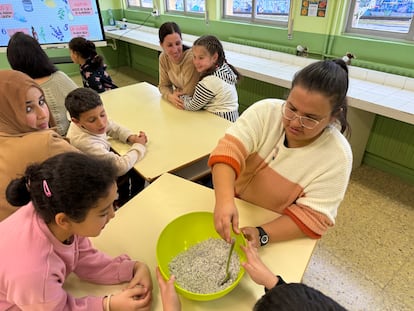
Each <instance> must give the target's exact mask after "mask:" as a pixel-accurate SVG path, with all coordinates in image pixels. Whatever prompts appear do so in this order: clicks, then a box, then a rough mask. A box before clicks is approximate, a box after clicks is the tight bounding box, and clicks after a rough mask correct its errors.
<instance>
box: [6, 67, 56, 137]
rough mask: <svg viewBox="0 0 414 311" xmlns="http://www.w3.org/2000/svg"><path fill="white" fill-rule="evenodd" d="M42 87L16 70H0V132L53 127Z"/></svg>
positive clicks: (31, 130) (10, 132) (21, 131)
mask: <svg viewBox="0 0 414 311" xmlns="http://www.w3.org/2000/svg"><path fill="white" fill-rule="evenodd" d="M55 125H56V124H55V121H54V119H53V116H52V114H51V113H50V111H49V107H48V106H47V104H46V101H45V95H44V93H43V90H42V88H41V87H40V86H39V85H38V84H37V83H36V82H35V81H34V80H33V79H32V78H30V77H29V76H28V75H26V74H24V73H22V72H20V71H17V70H0V132H5V133H8V134H22V133H28V132H34V131H37V130H42V129H45V128H49V126H50V127H53V126H55Z"/></svg>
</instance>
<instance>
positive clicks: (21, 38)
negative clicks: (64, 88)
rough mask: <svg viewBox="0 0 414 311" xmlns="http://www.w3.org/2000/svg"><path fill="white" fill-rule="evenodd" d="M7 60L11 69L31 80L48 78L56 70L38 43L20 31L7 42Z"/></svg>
mask: <svg viewBox="0 0 414 311" xmlns="http://www.w3.org/2000/svg"><path fill="white" fill-rule="evenodd" d="M7 60H8V61H9V64H10V67H11V68H12V69H14V70H18V71H21V72H24V73H25V74H27V75H28V76H30V77H31V78H32V79H37V78H43V77H47V76H50V75H51V74H52V73H54V72H56V71H57V70H58V69H57V68H56V66H55V65H54V64H53V62H52V61H51V60H50V59H49V57H48V56H47V54H46V52H45V51H44V50H43V49H42V47H41V46H40V44H39V42H37V40H36V39H35V38H33V37H31V36H29V35H28V34H25V33H23V32H20V31H19V32H16V33H15V34H13V35H12V36H11V38H10V40H9V43H8V45H7Z"/></svg>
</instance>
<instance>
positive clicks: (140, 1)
mask: <svg viewBox="0 0 414 311" xmlns="http://www.w3.org/2000/svg"><path fill="white" fill-rule="evenodd" d="M126 2H127V7H128V8H129V7H134V6H135V7H141V8H150V9H152V8H153V3H152V0H126Z"/></svg>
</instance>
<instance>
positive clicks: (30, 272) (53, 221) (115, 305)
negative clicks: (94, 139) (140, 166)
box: [0, 152, 152, 311]
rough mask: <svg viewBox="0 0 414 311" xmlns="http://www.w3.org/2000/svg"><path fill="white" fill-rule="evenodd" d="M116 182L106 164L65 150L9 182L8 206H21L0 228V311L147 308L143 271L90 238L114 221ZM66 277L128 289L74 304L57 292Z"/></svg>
mask: <svg viewBox="0 0 414 311" xmlns="http://www.w3.org/2000/svg"><path fill="white" fill-rule="evenodd" d="M116 177H117V176H116V170H115V168H114V167H113V165H112V164H111V163H110V162H108V161H102V160H97V159H95V158H93V157H89V156H87V155H84V154H81V153H72V152H68V153H63V154H60V155H57V156H54V157H52V158H49V159H48V160H46V161H45V162H43V163H42V164H33V165H30V166H29V167H27V169H26V171H25V173H24V175H23V176H22V177H21V178H19V179H15V180H13V181H12V182H11V183H10V184H9V186H8V187H7V190H6V196H7V200H8V201H9V202H10V203H12V204H13V205H15V206H22V207H20V208H19V209H18V210H17V211H16V212H15V213H14V214H13V215H11V216H10V217H8V218H7V219H5V220H4V221H2V222H1V223H0V236H2V237H3V238H2V239H1V240H0V253H1V254H2V255H1V257H2V258H1V263H2V264H1V266H0V310H105V311H110V310H111V311H116V310H150V308H151V291H152V281H151V275H150V272H149V270H148V267H147V265H146V264H144V263H142V262H138V261H132V260H131V259H130V258H129V257H128V256H127V255H120V256H118V257H116V258H111V257H109V256H107V255H106V254H104V253H102V252H100V251H98V250H97V249H95V248H93V247H92V245H91V242H90V241H89V239H88V237H95V236H98V235H99V234H100V232H101V230H102V229H103V228H104V227H105V225H106V224H107V223H108V222H109V220H110V219H111V218H113V217H114V216H115V214H114V209H113V202H114V200H115V199H116V196H117V187H116ZM72 272H74V273H75V274H76V275H77V276H78V277H79V278H81V279H84V280H87V281H89V282H94V283H99V284H118V283H122V282H128V283H126V285H125V290H123V291H122V292H120V293H117V294H114V295H109V296H106V297H93V296H86V297H81V298H75V297H72V296H70V295H69V294H68V293H67V292H66V291H65V290H64V289H63V288H62V286H63V284H64V282H65V279H66V277H67V276H68V275H69V274H70V273H72Z"/></svg>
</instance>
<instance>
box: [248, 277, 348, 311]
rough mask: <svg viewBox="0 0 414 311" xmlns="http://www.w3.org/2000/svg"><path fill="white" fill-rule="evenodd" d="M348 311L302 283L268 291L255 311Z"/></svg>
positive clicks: (277, 287) (280, 286)
mask: <svg viewBox="0 0 414 311" xmlns="http://www.w3.org/2000/svg"><path fill="white" fill-rule="evenodd" d="M268 310H278V311H346V309H345V308H344V307H342V306H341V305H340V304H339V303H337V302H336V301H334V300H333V299H332V298H330V297H328V296H326V295H324V294H323V293H321V292H320V291H318V290H316V289H314V288H312V287H309V286H307V285H305V284H301V283H289V284H281V285H277V286H275V287H273V288H272V289H271V290H269V291H267V292H266V294H265V295H264V296H262V297H261V298H260V299H259V300H258V301H257V302H256V304H255V306H254V308H253V311H268Z"/></svg>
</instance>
